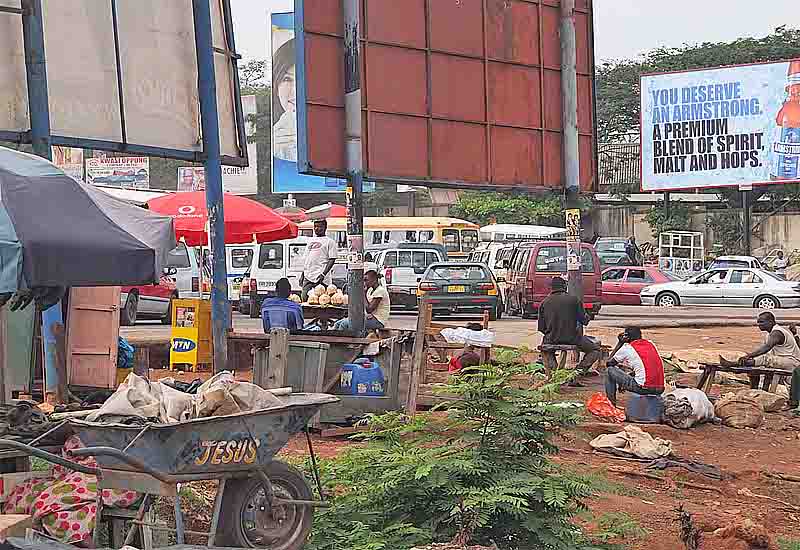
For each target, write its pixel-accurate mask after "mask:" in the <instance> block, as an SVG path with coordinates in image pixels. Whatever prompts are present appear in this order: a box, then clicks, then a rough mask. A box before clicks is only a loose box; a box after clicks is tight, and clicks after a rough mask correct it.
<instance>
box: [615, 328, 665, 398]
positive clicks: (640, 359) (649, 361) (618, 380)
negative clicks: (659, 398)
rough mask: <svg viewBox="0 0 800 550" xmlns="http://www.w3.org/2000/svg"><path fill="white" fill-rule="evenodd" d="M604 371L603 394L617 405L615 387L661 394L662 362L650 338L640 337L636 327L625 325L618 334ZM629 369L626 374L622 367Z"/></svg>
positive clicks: (642, 393)
mask: <svg viewBox="0 0 800 550" xmlns="http://www.w3.org/2000/svg"><path fill="white" fill-rule="evenodd" d="M618 340H619V341H618V343H617V347H616V348H615V349H614V352H613V353H612V354H611V359H610V360H609V361H608V369H607V370H606V396H607V397H608V400H609V401H611V402H612V403H613V404H614V405H616V404H617V389H623V390H627V391H630V392H633V393H636V394H639V395H661V394H662V393H664V363H663V362H662V361H661V355H659V353H658V350H657V349H656V347H655V346H654V345H653V343H652V342H651V341H650V340H645V339H644V338H642V330H641V329H640V328H639V327H628V328H626V329H625V330H624V331H623V332H622V333H621V334H620V335H619V337H618ZM620 367H624V368H626V369H627V370H630V371H633V374H628V373H627V372H625V371H624V370H622V368H620Z"/></svg>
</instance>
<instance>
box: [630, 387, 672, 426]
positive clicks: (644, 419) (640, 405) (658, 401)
mask: <svg viewBox="0 0 800 550" xmlns="http://www.w3.org/2000/svg"><path fill="white" fill-rule="evenodd" d="M663 414H664V400H663V399H662V398H661V396H660V395H639V394H636V393H629V394H628V395H627V398H626V399H625V416H626V417H627V420H628V422H636V423H639V424H661V416H662V415H663Z"/></svg>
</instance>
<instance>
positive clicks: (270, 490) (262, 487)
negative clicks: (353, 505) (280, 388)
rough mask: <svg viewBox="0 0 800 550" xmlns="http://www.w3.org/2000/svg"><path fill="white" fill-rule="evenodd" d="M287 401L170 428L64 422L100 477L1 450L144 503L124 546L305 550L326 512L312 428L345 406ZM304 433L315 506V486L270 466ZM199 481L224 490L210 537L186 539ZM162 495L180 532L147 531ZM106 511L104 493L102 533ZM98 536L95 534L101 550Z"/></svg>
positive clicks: (313, 397)
mask: <svg viewBox="0 0 800 550" xmlns="http://www.w3.org/2000/svg"><path fill="white" fill-rule="evenodd" d="M281 400H282V401H283V405H282V406H279V407H274V408H269V409H264V410H257V411H250V412H245V413H239V414H234V415H228V416H217V417H209V418H198V419H194V420H187V421H184V422H177V423H173V424H147V425H145V426H141V425H138V426H130V425H123V424H100V423H93V422H85V421H81V420H74V419H72V420H69V421H67V422H68V424H69V426H70V427H71V428H72V429H73V430H74V431H75V433H76V434H77V435H78V436H79V437H80V439H81V441H82V442H83V444H84V445H86V447H85V448H82V449H78V450H75V451H73V452H72V454H73V455H74V456H76V457H89V456H90V457H93V458H94V459H95V461H96V462H97V467H96V468H94V467H87V466H84V465H82V464H78V463H76V462H73V461H71V460H67V459H64V458H62V457H61V456H58V455H54V454H52V453H48V452H46V451H43V450H42V449H39V448H36V447H33V446H30V445H25V444H23V443H19V442H17V441H9V440H3V439H0V448H2V447H11V448H15V449H19V450H22V451H24V452H26V453H28V454H29V455H30V456H36V457H39V458H42V459H44V460H47V461H48V462H51V463H54V464H58V465H61V466H64V467H66V468H69V469H72V470H75V471H77V472H82V473H85V474H89V475H95V476H97V479H98V488H99V489H125V490H132V491H137V492H140V493H144V495H145V496H144V499H143V500H142V503H141V505H140V506H139V510H138V513H137V515H136V518H135V519H134V520H133V521H132V525H131V527H130V528H129V530H128V532H127V533H126V536H125V543H124V544H125V545H128V544H131V543H132V542H133V539H134V536H135V534H136V532H137V531H138V530H139V529H140V528H141V527H147V528H150V529H153V530H166V531H172V532H174V533H175V538H176V540H177V543H178V544H184V541H185V535H186V534H192V535H201V536H207V537H208V545H209V546H214V545H222V546H233V547H242V548H257V547H267V548H270V549H271V550H299V549H300V548H302V547H303V546H304V545H305V542H306V539H307V538H308V535H309V533H310V531H311V523H312V519H313V508H314V507H322V506H325V505H326V503H325V502H324V500H323V499H324V497H323V494H322V485H321V482H320V479H319V472H318V470H317V465H316V458H315V455H314V449H313V446H312V444H311V437H310V435H309V433H308V422H309V420H311V418H312V417H313V416H314V415H315V414H317V413H318V412H319V410H320V409H321V408H322V407H323V406H324V405H327V404H330V403H335V402H337V401H339V399H338V398H337V397H335V396H332V395H326V394H303V393H297V394H292V395H289V396H285V397H282V398H281ZM304 430H305V432H306V437H307V441H308V446H309V452H310V454H311V461H312V470H313V474H314V478H315V481H316V485H317V490H318V492H319V500H315V498H314V495H313V491H312V489H311V486H310V485H309V484H308V482H307V481H306V478H305V476H304V475H303V474H302V473H301V472H300V471H299V470H297V469H296V468H294V467H292V466H289V465H288V464H285V463H283V462H280V461H277V460H274V457H275V455H276V454H277V453H278V451H280V450H281V449H282V448H283V447H284V446H285V445H286V444H287V442H288V441H289V438H290V437H291V436H292V435H294V434H297V433H299V432H301V431H304ZM200 480H219V487H218V489H217V495H216V498H215V502H214V511H213V516H212V520H211V530H210V532H208V533H204V532H196V531H189V530H187V529H185V527H184V522H183V515H182V513H181V504H180V496H179V491H180V484H181V483H185V482H190V481H200ZM157 495H163V496H173V497H175V528H174V529H172V528H167V527H163V526H160V525H156V524H152V523H148V522H145V521H144V517H145V514H147V512H148V510H149V508H150V507H151V505H152V504H153V499H154V497H155V496H157ZM101 507H102V490H99V491H98V497H97V514H98V515H97V517H98V523H99V518H100V517H101V511H102V508H101ZM98 532H99V529H95V544H96V545H97V544H98V542H99V541H98V540H97V539H98ZM145 546H146V547H147V546H148V544H147V543H146V542H145ZM146 550H150V549H149V548H146Z"/></svg>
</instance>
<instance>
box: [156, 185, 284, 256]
mask: <svg viewBox="0 0 800 550" xmlns="http://www.w3.org/2000/svg"><path fill="white" fill-rule="evenodd" d="M147 207H148V208H149V209H150V210H151V211H153V212H158V213H159V214H164V215H166V216H170V217H172V218H173V220H174V221H175V234H176V236H177V237H178V238H179V239H181V238H182V239H184V240H185V241H186V244H188V245H189V246H203V245H207V244H208V229H207V224H208V210H207V209H206V194H205V192H204V191H194V192H191V193H174V194H171V195H166V196H164V197H159V198H156V199H152V200H150V201H148V202H147ZM223 213H224V216H225V244H244V243H251V242H253V240H254V239H255V241H256V242H259V243H263V242H271V241H279V240H282V239H291V238H294V237H296V236H297V224H295V223H293V222H290V221H289V220H287V219H286V218H283V217H281V216H279V215H278V214H276V213H275V212H274V211H273V210H272V209H271V208H269V207H268V206H265V205H263V204H261V203H260V202H256V201H254V200H250V199H246V198H244V197H240V196H238V195H231V194H230V193H224V194H223Z"/></svg>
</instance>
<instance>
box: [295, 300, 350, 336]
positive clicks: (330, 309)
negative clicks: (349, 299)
mask: <svg viewBox="0 0 800 550" xmlns="http://www.w3.org/2000/svg"><path fill="white" fill-rule="evenodd" d="M345 317H347V306H333V305H331V306H318V305H312V304H303V318H304V319H306V320H308V319H316V320H317V323H318V324H319V325H320V326H321V327H322V328H323V330H324V329H325V328H327V327H328V325H330V324H331V321H338V320H339V319H343V318H345Z"/></svg>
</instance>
